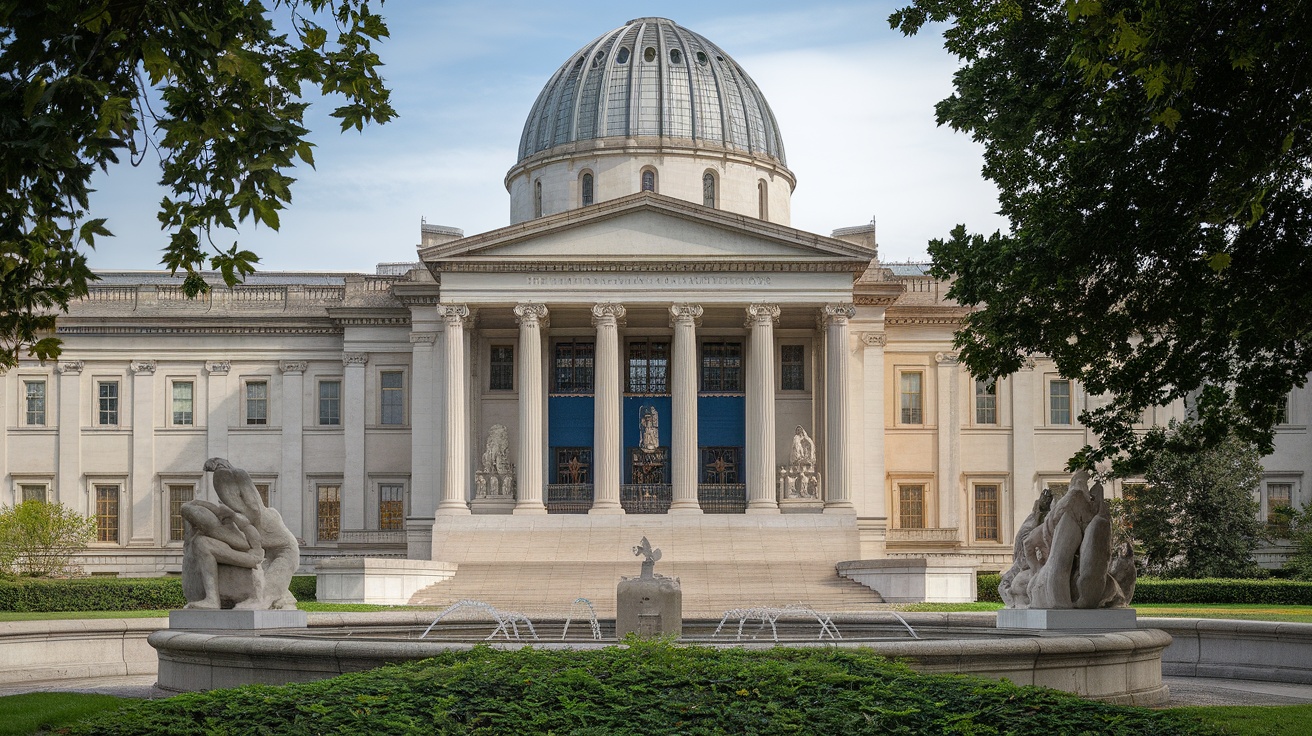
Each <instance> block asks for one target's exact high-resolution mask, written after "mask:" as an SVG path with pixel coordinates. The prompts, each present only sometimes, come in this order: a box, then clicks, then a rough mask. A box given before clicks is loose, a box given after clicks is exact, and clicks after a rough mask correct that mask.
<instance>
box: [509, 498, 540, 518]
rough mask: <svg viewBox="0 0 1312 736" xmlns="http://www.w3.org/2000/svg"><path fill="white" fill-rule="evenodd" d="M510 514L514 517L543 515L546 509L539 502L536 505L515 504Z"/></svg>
mask: <svg viewBox="0 0 1312 736" xmlns="http://www.w3.org/2000/svg"><path fill="white" fill-rule="evenodd" d="M510 513H512V514H515V515H516V516H520V515H530V516H531V515H543V514H546V513H547V507H546V506H544V505H543V504H542V502H541V501H538V502H537V503H524V504H517V505H516V506H515V510H514V511H511V512H510Z"/></svg>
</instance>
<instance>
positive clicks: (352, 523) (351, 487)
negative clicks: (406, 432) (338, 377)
mask: <svg viewBox="0 0 1312 736" xmlns="http://www.w3.org/2000/svg"><path fill="white" fill-rule="evenodd" d="M368 363H369V354H368V353H343V354H342V442H343V448H342V528H343V529H364V528H365V508H364V499H365V482H364V425H365V422H366V421H367V418H366V416H365V365H367V364H368ZM284 421H285V420H284Z"/></svg>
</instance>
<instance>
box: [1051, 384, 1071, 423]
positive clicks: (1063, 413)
mask: <svg viewBox="0 0 1312 736" xmlns="http://www.w3.org/2000/svg"><path fill="white" fill-rule="evenodd" d="M1048 407H1049V423H1050V424H1070V423H1071V382H1070V381H1068V380H1066V379H1064V378H1063V379H1059V380H1053V381H1049V382H1048Z"/></svg>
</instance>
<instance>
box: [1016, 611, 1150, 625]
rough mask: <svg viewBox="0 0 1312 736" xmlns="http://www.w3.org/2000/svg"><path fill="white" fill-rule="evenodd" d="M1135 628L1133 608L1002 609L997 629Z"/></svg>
mask: <svg viewBox="0 0 1312 736" xmlns="http://www.w3.org/2000/svg"><path fill="white" fill-rule="evenodd" d="M1138 627H1139V626H1138V623H1137V621H1136V616H1135V611H1134V609H1133V608H1003V609H1002V610H1000V611H998V628H999V629H1039V630H1042V631H1083V630H1094V629H1120V630H1134V629H1137V628H1138Z"/></svg>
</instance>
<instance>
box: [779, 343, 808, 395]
mask: <svg viewBox="0 0 1312 736" xmlns="http://www.w3.org/2000/svg"><path fill="white" fill-rule="evenodd" d="M805 357H806V350H805V347H804V346H802V345H780V346H779V389H780V390H781V391H805V390H806V363H805V360H804V359H805Z"/></svg>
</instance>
